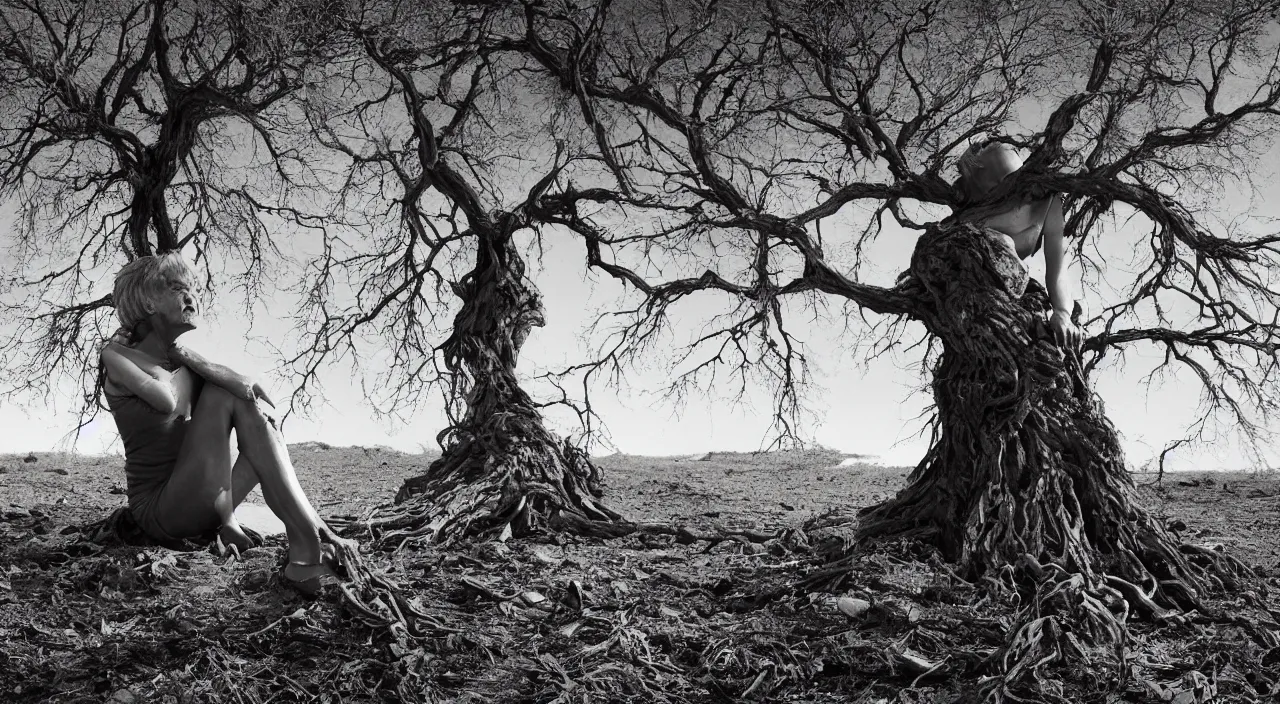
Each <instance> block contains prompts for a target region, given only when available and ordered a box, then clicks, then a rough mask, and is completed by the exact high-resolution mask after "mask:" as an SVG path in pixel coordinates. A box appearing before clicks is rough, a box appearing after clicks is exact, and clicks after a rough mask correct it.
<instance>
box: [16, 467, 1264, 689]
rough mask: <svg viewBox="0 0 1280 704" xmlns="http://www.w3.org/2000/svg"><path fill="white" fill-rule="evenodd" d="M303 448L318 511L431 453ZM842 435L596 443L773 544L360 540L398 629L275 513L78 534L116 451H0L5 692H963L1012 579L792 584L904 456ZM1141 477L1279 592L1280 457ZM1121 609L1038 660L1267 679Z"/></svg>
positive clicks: (1001, 629) (1227, 645)
mask: <svg viewBox="0 0 1280 704" xmlns="http://www.w3.org/2000/svg"><path fill="white" fill-rule="evenodd" d="M291 450H292V455H293V457H294V461H295V464H296V465H297V467H298V471H299V475H300V478H301V481H302V484H303V486H304V488H305V489H306V491H307V492H308V494H309V495H310V496H311V497H312V499H313V501H314V502H315V503H316V505H317V506H318V507H319V509H320V511H321V513H323V514H326V515H361V514H362V513H364V512H366V511H367V510H368V509H370V508H371V507H373V506H375V505H377V504H379V503H381V502H385V501H387V500H389V499H390V498H391V496H393V495H394V493H395V490H396V488H397V487H398V486H399V484H400V482H401V481H402V480H403V479H404V478H406V477H409V476H413V475H415V474H419V473H421V472H422V471H423V470H424V469H425V468H426V466H427V465H428V464H429V463H430V461H431V459H433V458H432V457H430V456H423V455H408V454H403V453H399V452H395V451H392V450H387V449H379V448H331V447H328V446H325V445H323V444H318V443H304V444H300V445H294V446H292V447H291ZM841 459H842V456H841V455H839V454H838V453H832V452H808V453H771V454H764V455H751V454H737V453H710V454H708V455H705V456H702V457H683V458H670V457H635V456H612V457H606V458H603V459H601V460H600V464H601V465H602V467H603V469H604V471H605V474H606V477H607V483H606V500H607V501H608V502H609V503H610V505H612V506H613V507H615V508H617V509H619V510H621V511H622V512H623V513H624V514H627V515H628V516H632V517H635V518H637V519H643V520H647V521H670V522H674V523H678V524H684V525H688V526H691V527H698V528H714V527H724V528H737V527H751V528H755V529H758V530H763V531H778V533H779V536H780V537H779V539H778V540H775V541H770V542H768V543H765V544H758V543H748V542H735V541H731V540H730V541H724V542H721V543H718V544H714V545H712V544H708V543H706V542H698V543H693V544H688V545H685V544H681V543H679V542H677V541H676V540H674V539H672V538H670V537H654V536H633V537H629V538H623V539H617V540H611V541H587V540H578V539H574V538H564V537H544V538H537V539H529V540H521V541H515V542H513V543H510V544H500V543H483V544H470V545H464V546H462V547H459V548H456V549H453V550H447V551H446V550H437V549H433V548H424V547H421V546H412V545H411V546H407V547H406V548H404V549H402V550H400V551H398V552H396V553H369V554H368V555H367V557H368V561H369V564H370V565H371V566H372V567H374V568H375V569H376V570H378V571H380V572H382V573H384V574H386V575H387V576H388V577H389V578H391V579H393V580H395V581H396V582H397V583H398V584H400V585H401V587H402V588H403V589H404V590H405V593H407V594H410V595H412V598H413V600H414V601H415V603H416V604H417V605H418V606H419V607H420V608H421V609H422V610H423V611H424V612H426V613H429V614H431V616H432V617H433V619H434V620H435V621H436V622H437V623H438V624H439V626H440V627H439V629H438V630H437V631H436V632H433V633H431V634H429V636H427V637H424V638H416V639H409V640H406V639H405V638H404V637H393V635H389V634H388V633H386V632H384V631H385V629H381V630H380V629H378V628H371V627H369V626H367V625H364V624H363V623H362V622H360V621H358V620H356V619H354V618H353V617H352V615H351V614H350V613H348V612H347V610H346V608H345V607H344V606H343V604H342V601H341V599H337V598H333V595H332V593H330V594H322V595H321V596H320V597H319V598H317V599H307V598H304V597H302V596H300V595H298V594H296V593H295V592H293V591H291V590H289V589H286V588H284V587H283V586H282V585H281V584H280V583H279V580H278V578H276V577H275V572H276V570H277V569H278V567H279V564H280V559H281V555H282V546H283V540H282V539H281V538H279V537H274V538H269V539H268V544H267V546H266V547H263V548H257V549H254V550H250V551H248V552H247V553H245V554H244V555H243V556H241V557H240V558H239V559H236V558H235V557H234V556H225V555H218V554H216V552H215V551H213V550H210V549H201V550H196V551H190V552H176V551H170V550H166V549H162V548H152V547H130V546H126V545H106V546H103V545H99V544H95V543H92V542H89V541H87V540H85V539H84V537H83V536H81V535H80V534H78V533H76V532H75V531H74V528H75V527H76V526H82V525H85V524H88V523H91V522H93V521H95V520H98V519H101V518H103V517H104V516H106V515H107V514H108V513H109V512H110V511H111V510H112V509H113V508H115V507H117V506H120V505H123V503H124V495H123V490H122V487H123V483H124V477H123V468H122V467H123V461H122V460H121V459H120V458H118V457H84V456H72V455H56V454H35V455H30V456H25V457H24V456H0V663H3V667H2V668H0V701H5V702H15V703H18V702H101V701H111V702H116V703H117V704H121V703H127V702H267V701H275V702H280V701H317V702H374V701H378V702H381V701H386V702H397V701H458V702H469V701H474V702H615V701H616V702H623V701H635V702H650V701H653V702H662V701H669V702H717V701H804V702H844V701H853V702H952V701H968V700H971V699H972V698H974V697H975V696H976V694H975V693H976V692H977V691H978V688H979V686H980V685H981V683H982V681H983V678H984V677H986V676H988V675H989V673H990V672H991V669H992V662H991V658H992V657H993V655H995V654H996V653H997V652H998V648H999V647H1000V645H1001V643H1002V642H1003V639H1004V637H1005V635H1006V633H1005V628H1006V626H1007V625H1008V614H1009V613H1010V611H1011V609H1012V606H1013V605H1011V604H1010V603H999V602H998V601H997V600H992V599H990V598H986V597H984V596H983V595H982V593H981V591H982V590H979V589H977V588H975V585H972V584H969V583H967V582H964V581H963V580H959V579H958V578H957V577H955V576H953V575H951V574H950V572H949V571H948V570H947V569H946V567H945V566H944V565H942V564H941V563H939V562H937V561H936V560H934V559H930V558H929V557H928V556H924V557H921V556H920V555H918V554H914V553H909V552H908V551H905V550H902V551H896V550H894V549H886V550H884V551H881V552H878V553H875V554H871V555H868V556H867V557H866V559H865V560H863V561H862V562H861V563H860V564H859V566H858V567H857V571H856V575H855V579H854V580H853V581H852V582H851V583H852V584H853V586H851V587H850V588H849V589H848V590H847V591H843V592H841V593H839V594H828V593H822V592H812V593H809V592H806V591H805V590H795V589H791V587H792V586H793V585H794V584H795V583H796V582H797V580H798V579H799V578H800V577H801V576H803V574H805V572H806V571H807V570H808V569H810V568H811V567H812V565H813V564H814V560H815V558H814V557H813V554H812V552H811V551H807V550H806V549H805V545H806V543H805V533H804V531H798V530H796V529H797V528H799V527H800V526H802V525H804V524H805V522H806V521H809V520H811V519H814V518H815V517H820V516H822V515H825V514H827V513H828V512H829V511H832V510H837V511H843V512H848V511H850V510H852V509H854V508H857V507H860V506H865V505H868V504H871V503H874V502H876V501H878V500H880V499H883V498H885V497H887V496H889V495H891V494H892V493H893V492H894V491H896V490H897V488H898V487H899V486H901V485H902V483H903V481H904V479H905V476H906V470H904V469H901V468H886V467H878V466H872V465H853V466H837V465H838V464H839V462H840V460H841ZM1150 480H1151V478H1147V477H1143V476H1141V475H1139V476H1138V477H1137V481H1138V482H1139V483H1140V484H1142V483H1147V482H1149V481H1150ZM1142 496H1143V497H1144V500H1145V501H1147V502H1148V506H1149V507H1150V508H1152V509H1153V510H1155V511H1156V512H1157V513H1158V514H1161V515H1163V516H1166V517H1167V518H1168V520H1169V521H1170V523H1171V524H1172V525H1173V526H1175V527H1176V528H1178V529H1179V531H1180V533H1181V534H1182V536H1183V537H1184V538H1186V539H1188V540H1192V541H1195V542H1202V543H1203V542H1208V543H1218V544H1221V545H1223V546H1224V548H1225V549H1228V550H1231V551H1233V552H1234V553H1235V554H1236V555H1238V556H1240V557H1241V558H1242V559H1244V560H1245V561H1246V562H1247V563H1249V564H1250V565H1252V566H1254V567H1255V568H1256V569H1257V570H1258V572H1259V573H1260V575H1261V576H1260V577H1259V580H1258V584H1257V585H1256V588H1254V589H1253V590H1252V591H1251V592H1250V593H1251V594H1252V597H1250V598H1253V599H1255V600H1262V601H1264V602H1266V604H1267V605H1268V606H1270V608H1272V609H1275V608H1277V607H1280V604H1276V603H1273V602H1274V600H1275V597H1274V596H1273V595H1274V593H1275V587H1276V586H1277V584H1280V583H1277V582H1276V581H1275V579H1274V578H1272V577H1270V576H1269V575H1272V574H1277V573H1280V572H1277V570H1278V569H1280V564H1278V563H1277V561H1278V560H1280V557H1278V555H1277V550H1278V549H1280V547H1278V546H1277V541H1276V536H1277V530H1276V529H1277V524H1278V523H1280V482H1277V480H1276V479H1275V478H1274V477H1273V475H1271V474H1221V473H1204V474H1177V475H1169V476H1166V477H1165V478H1164V480H1163V482H1162V483H1161V484H1160V485H1159V486H1154V485H1152V486H1146V487H1144V488H1143V490H1142ZM250 501H254V502H261V497H260V496H258V495H257V494H256V493H255V495H253V496H251V497H250ZM811 525H812V524H811ZM1222 606H1223V607H1224V609H1226V610H1227V611H1229V610H1230V607H1231V604H1230V603H1226V604H1222ZM1131 632H1132V634H1133V639H1132V642H1131V643H1130V644H1129V648H1128V649H1127V655H1126V661H1125V667H1123V668H1119V669H1117V668H1114V667H1112V668H1110V669H1107V668H1104V667H1102V666H1101V665H1099V666H1098V668H1097V669H1096V670H1088V668H1085V669H1084V670H1081V671H1070V672H1069V671H1065V670H1063V671H1058V670H1055V669H1054V664H1053V663H1049V664H1046V665H1045V671H1044V673H1043V677H1044V679H1045V682H1046V683H1047V684H1048V686H1049V687H1050V688H1052V687H1060V688H1062V693H1063V696H1065V697H1066V699H1067V700H1068V701H1135V702H1138V701H1151V702H1157V701H1174V702H1179V703H1180V704H1188V703H1189V702H1196V701H1269V700H1270V698H1269V697H1270V696H1271V694H1270V693H1271V692H1274V691H1276V690H1275V682H1276V680H1277V679H1280V676H1278V674H1280V649H1275V650H1267V649H1266V648H1265V647H1262V646H1260V645H1259V644H1257V643H1255V642H1250V641H1249V640H1248V638H1247V637H1246V636H1245V635H1244V633H1243V631H1239V630H1238V629H1236V630H1233V627H1232V626H1231V625H1230V623H1228V622H1224V621H1222V620H1221V619H1218V620H1213V621H1212V622H1210V621H1206V620H1204V619H1200V620H1199V621H1198V620H1197V619H1190V620H1187V621H1181V622H1177V623H1165V624H1150V623H1133V624H1131ZM1076 670H1080V668H1076Z"/></svg>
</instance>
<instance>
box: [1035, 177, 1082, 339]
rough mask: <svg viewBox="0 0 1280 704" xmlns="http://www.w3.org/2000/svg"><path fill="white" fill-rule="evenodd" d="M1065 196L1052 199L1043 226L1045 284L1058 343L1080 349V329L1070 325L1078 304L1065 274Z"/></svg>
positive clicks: (1052, 326) (1050, 325)
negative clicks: (1072, 314)
mask: <svg viewBox="0 0 1280 704" xmlns="http://www.w3.org/2000/svg"><path fill="white" fill-rule="evenodd" d="M1063 226H1064V225H1063V216H1062V196H1060V195H1054V196H1052V197H1050V199H1049V212H1048V213H1046V214H1045V218H1044V225H1042V227H1043V228H1044V230H1043V233H1042V234H1043V235H1044V269H1045V272H1044V284H1045V288H1046V289H1048V291H1049V303H1050V304H1052V305H1053V317H1052V318H1051V319H1050V320H1049V327H1050V328H1052V329H1053V333H1054V337H1055V338H1057V340H1058V344H1060V345H1063V346H1064V347H1070V348H1071V349H1076V348H1079V346H1080V343H1081V341H1082V336H1081V334H1080V330H1079V328H1077V327H1076V326H1075V324H1074V323H1072V322H1071V310H1072V308H1073V307H1074V304H1075V298H1073V297H1072V295H1071V293H1070V290H1069V289H1068V287H1067V282H1066V280H1065V279H1066V277H1065V276H1063V271H1064V269H1065V268H1066V267H1065V266H1064V263H1065V262H1066V250H1067V244H1066V241H1065V240H1064V239H1063V236H1062V230H1063Z"/></svg>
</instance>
